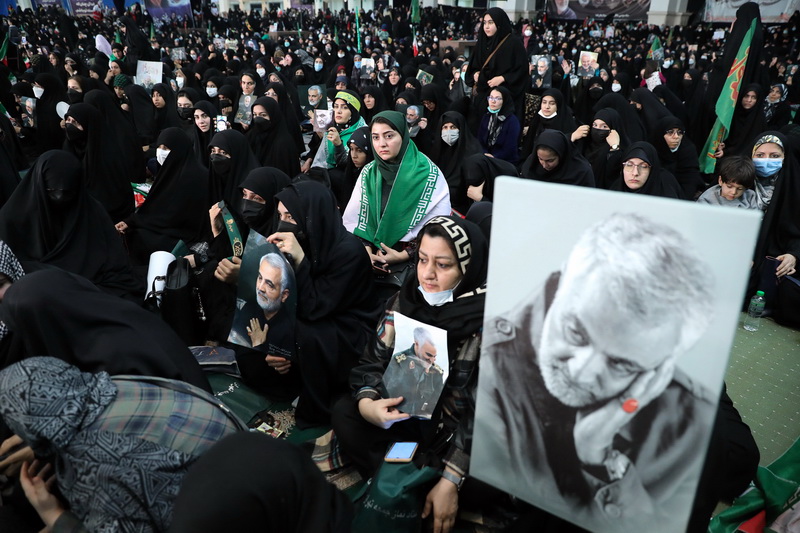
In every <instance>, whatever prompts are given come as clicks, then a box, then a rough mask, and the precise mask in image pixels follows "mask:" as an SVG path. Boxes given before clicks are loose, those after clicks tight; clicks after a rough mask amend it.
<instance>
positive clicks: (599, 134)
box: [590, 128, 611, 143]
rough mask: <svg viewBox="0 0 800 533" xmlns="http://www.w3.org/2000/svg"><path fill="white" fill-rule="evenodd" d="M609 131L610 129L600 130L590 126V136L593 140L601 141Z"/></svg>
mask: <svg viewBox="0 0 800 533" xmlns="http://www.w3.org/2000/svg"><path fill="white" fill-rule="evenodd" d="M610 133H611V130H601V129H600V128H592V131H591V132H590V135H591V136H592V141H593V142H596V143H601V142H603V141H605V140H606V138H607V137H608V135H609V134H610Z"/></svg>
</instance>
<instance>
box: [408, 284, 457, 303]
mask: <svg viewBox="0 0 800 533" xmlns="http://www.w3.org/2000/svg"><path fill="white" fill-rule="evenodd" d="M417 288H418V289H419V292H421V293H422V297H423V298H425V301H426V302H428V305H430V306H432V307H439V306H440V305H444V304H446V303H450V302H452V301H453V289H447V290H446V291H441V292H425V291H424V290H422V287H421V286H420V287H417Z"/></svg>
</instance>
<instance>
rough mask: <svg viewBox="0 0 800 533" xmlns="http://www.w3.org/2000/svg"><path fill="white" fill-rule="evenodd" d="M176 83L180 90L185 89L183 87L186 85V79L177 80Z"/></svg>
mask: <svg viewBox="0 0 800 533" xmlns="http://www.w3.org/2000/svg"><path fill="white" fill-rule="evenodd" d="M175 83H176V84H178V88H179V89H183V85H184V84H185V83H186V78H175Z"/></svg>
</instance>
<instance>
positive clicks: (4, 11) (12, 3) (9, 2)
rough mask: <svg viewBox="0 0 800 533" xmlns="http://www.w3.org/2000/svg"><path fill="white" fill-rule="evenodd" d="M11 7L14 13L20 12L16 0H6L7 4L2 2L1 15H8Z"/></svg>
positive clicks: (0, 3)
mask: <svg viewBox="0 0 800 533" xmlns="http://www.w3.org/2000/svg"><path fill="white" fill-rule="evenodd" d="M9 7H10V8H12V9H13V10H14V11H18V9H17V2H16V0H6V1H5V2H0V15H8V8H9Z"/></svg>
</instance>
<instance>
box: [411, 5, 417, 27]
mask: <svg viewBox="0 0 800 533" xmlns="http://www.w3.org/2000/svg"><path fill="white" fill-rule="evenodd" d="M411 22H412V23H414V24H419V0H411Z"/></svg>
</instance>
